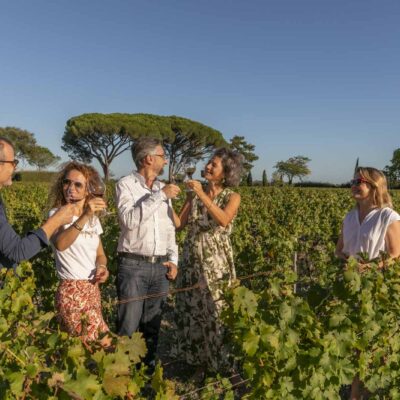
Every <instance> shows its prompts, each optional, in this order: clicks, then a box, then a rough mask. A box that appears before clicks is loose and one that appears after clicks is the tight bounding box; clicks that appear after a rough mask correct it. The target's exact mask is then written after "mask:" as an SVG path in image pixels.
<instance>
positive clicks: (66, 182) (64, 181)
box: [62, 179, 85, 190]
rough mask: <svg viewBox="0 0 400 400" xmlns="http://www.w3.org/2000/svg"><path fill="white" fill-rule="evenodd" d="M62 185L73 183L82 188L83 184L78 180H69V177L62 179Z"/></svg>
mask: <svg viewBox="0 0 400 400" xmlns="http://www.w3.org/2000/svg"><path fill="white" fill-rule="evenodd" d="M62 184H63V186H71V185H74V186H75V187H76V188H77V189H78V190H82V189H83V187H84V186H85V185H84V184H83V183H82V182H79V181H71V179H63V181H62Z"/></svg>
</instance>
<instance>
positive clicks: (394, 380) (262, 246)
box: [0, 183, 400, 400]
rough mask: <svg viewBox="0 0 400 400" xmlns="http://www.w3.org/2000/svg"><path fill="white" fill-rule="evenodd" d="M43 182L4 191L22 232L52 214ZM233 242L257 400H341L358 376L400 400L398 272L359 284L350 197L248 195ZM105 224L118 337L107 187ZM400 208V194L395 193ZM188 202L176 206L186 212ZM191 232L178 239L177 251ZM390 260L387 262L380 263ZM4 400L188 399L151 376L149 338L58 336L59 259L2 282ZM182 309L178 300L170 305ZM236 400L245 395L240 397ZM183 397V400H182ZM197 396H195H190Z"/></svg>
mask: <svg viewBox="0 0 400 400" xmlns="http://www.w3.org/2000/svg"><path fill="white" fill-rule="evenodd" d="M47 190H48V187H47V186H46V185H45V184H42V185H39V184H34V185H33V184H32V185H31V184H24V183H16V184H14V185H13V186H12V187H10V188H8V189H7V190H4V191H3V198H4V202H5V204H6V206H7V214H8V217H9V221H10V223H11V224H12V225H13V226H14V227H15V229H16V230H17V232H18V233H24V232H27V231H29V230H31V229H34V228H36V227H38V226H39V225H40V224H41V222H42V221H43V219H44V218H45V216H46V215H47V210H48V208H47V207H48V205H47ZM239 191H240V193H241V196H242V203H241V207H240V210H239V214H238V216H237V218H236V220H235V224H234V231H233V234H232V243H233V247H234V252H235V264H236V272H237V276H238V278H239V279H238V281H237V283H236V286H235V287H234V288H230V289H227V290H226V299H227V301H228V303H229V304H230V307H228V308H227V310H226V312H225V313H224V320H225V323H226V325H227V326H228V327H229V340H230V342H231V344H232V345H233V348H234V353H235V356H236V358H237V360H238V365H239V367H240V370H241V371H242V375H243V378H244V379H246V382H247V383H248V385H247V391H246V394H245V395H244V396H245V397H246V398H249V399H282V398H285V399H287V400H289V399H316V400H317V399H321V400H322V399H340V391H341V388H343V386H344V385H349V384H350V383H351V381H352V379H353V377H354V376H356V375H357V374H358V375H359V376H360V378H361V380H362V381H363V382H364V383H365V385H366V387H367V389H368V390H369V391H370V392H371V393H373V394H372V397H371V398H376V399H398V398H400V389H399V388H400V319H399V316H400V262H397V261H387V264H388V266H387V268H384V269H383V270H378V269H377V265H376V263H375V262H370V263H369V264H370V268H368V269H367V271H366V272H364V273H363V274H360V273H359V272H358V264H357V263H356V262H355V261H354V260H353V261H350V262H349V264H348V265H346V266H345V265H343V263H341V262H340V261H339V260H337V259H336V258H335V257H334V250H335V246H336V241H337V239H338V236H339V233H340V229H341V223H342V221H343V218H344V216H345V214H346V213H347V212H348V211H349V210H350V209H351V208H352V207H353V201H352V199H351V197H350V194H349V191H348V190H344V189H343V190H342V189H300V188H240V189H239ZM109 192H110V196H109V197H110V199H109V210H110V211H111V212H112V213H114V214H112V215H111V216H109V217H106V218H105V219H104V220H103V221H102V223H103V228H104V235H103V244H104V247H105V251H106V254H107V257H108V259H109V266H110V271H111V276H110V279H109V281H108V282H107V283H106V284H105V285H103V287H102V296H103V310H104V315H105V318H106V320H107V322H108V323H109V326H110V327H111V329H113V328H114V320H115V301H116V293H115V287H114V285H115V284H114V277H115V273H116V268H117V265H116V246H117V240H118V224H117V219H116V214H115V207H114V204H113V201H112V195H111V193H112V188H111V187H110V188H109ZM392 195H393V200H394V208H395V209H396V210H399V209H400V195H399V194H398V193H392ZM182 202H183V200H182V199H180V200H177V201H175V204H176V210H179V207H180V205H181V204H182ZM184 235H185V232H180V233H178V235H177V237H178V242H179V243H180V244H181V243H182V242H183V240H184ZM382 257H383V258H384V255H382ZM0 281H1V289H0V398H1V399H71V398H72V399H134V398H135V399H140V398H143V399H145V398H148V395H147V394H146V390H147V391H149V390H150V391H151V392H152V393H153V395H154V398H156V399H168V400H169V399H175V398H176V399H179V398H180V396H181V397H182V396H183V394H184V390H182V388H180V387H178V386H176V384H175V382H174V380H173V379H172V380H168V379H165V378H164V377H163V370H162V368H161V367H160V366H158V367H157V369H156V372H155V374H154V375H153V376H152V377H149V376H147V375H146V370H145V367H144V366H142V365H141V364H140V359H141V357H143V355H144V354H145V351H146V349H145V345H144V341H143V340H142V338H141V337H140V335H139V334H135V335H134V336H133V337H132V338H131V339H128V338H123V339H117V338H116V337H115V338H114V344H115V346H114V348H113V350H112V351H108V352H105V351H104V349H102V348H101V347H96V346H95V345H87V344H84V343H82V342H81V341H80V340H79V339H77V338H69V337H68V336H67V335H66V334H65V333H63V332H60V331H59V329H58V326H57V323H56V320H55V317H54V293H55V290H56V286H57V277H56V274H55V267H54V261H53V257H52V253H51V250H50V249H47V250H45V251H43V252H42V253H40V254H39V255H38V256H37V257H36V258H35V259H33V260H31V263H23V264H22V265H21V266H20V267H18V269H17V271H16V274H15V273H14V271H11V270H10V271H6V270H5V269H3V270H2V271H1V273H0ZM172 302H173V299H172ZM196 396H198V397H192V398H204V399H219V398H226V399H233V398H234V396H235V390H234V388H229V387H227V388H224V389H221V391H220V392H218V391H216V390H210V389H209V388H208V389H207V388H205V389H204V390H203V391H202V392H200V391H199V392H198V393H197V394H196ZM236 396H237V394H236ZM182 398H183V397H182ZM187 398H188V397H187Z"/></svg>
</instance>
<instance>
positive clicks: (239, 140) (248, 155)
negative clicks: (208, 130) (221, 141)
mask: <svg viewBox="0 0 400 400" xmlns="http://www.w3.org/2000/svg"><path fill="white" fill-rule="evenodd" d="M230 147H231V148H232V150H236V151H238V152H239V153H240V154H242V155H243V157H244V163H243V176H247V175H248V173H249V171H250V170H251V169H252V168H253V163H254V161H257V160H258V156H257V155H256V154H255V153H254V149H255V146H254V145H253V144H250V143H248V142H247V141H246V140H245V138H244V136H237V135H235V136H234V137H233V138H231V139H230Z"/></svg>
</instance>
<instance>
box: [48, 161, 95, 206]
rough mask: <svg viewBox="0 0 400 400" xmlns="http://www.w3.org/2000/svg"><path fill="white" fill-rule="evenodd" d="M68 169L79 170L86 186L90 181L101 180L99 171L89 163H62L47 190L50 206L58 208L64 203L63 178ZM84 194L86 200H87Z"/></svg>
mask: <svg viewBox="0 0 400 400" xmlns="http://www.w3.org/2000/svg"><path fill="white" fill-rule="evenodd" d="M70 171H78V172H80V173H81V174H82V175H83V176H84V177H85V179H86V188H87V186H88V185H89V183H91V182H98V181H100V180H101V178H100V175H99V173H98V172H97V171H96V170H95V169H94V168H93V167H92V166H90V165H86V164H81V163H79V162H77V161H70V162H68V163H66V164H64V165H63V166H62V168H61V170H60V172H59V173H58V174H57V176H56V180H55V182H54V184H53V186H52V187H51V189H50V192H49V201H48V203H49V204H50V205H51V208H60V207H61V206H63V205H65V204H66V201H65V198H64V191H63V180H64V179H65V177H66V176H67V174H68V173H69V172H70ZM87 197H88V196H87V195H86V200H87Z"/></svg>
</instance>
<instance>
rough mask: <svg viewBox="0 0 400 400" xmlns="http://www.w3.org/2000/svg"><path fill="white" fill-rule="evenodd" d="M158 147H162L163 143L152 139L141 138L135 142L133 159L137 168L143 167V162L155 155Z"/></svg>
mask: <svg viewBox="0 0 400 400" xmlns="http://www.w3.org/2000/svg"><path fill="white" fill-rule="evenodd" d="M157 146H162V141H161V140H160V139H156V138H152V137H141V138H139V139H137V140H135V141H134V142H133V144H132V147H131V151H132V158H133V161H134V162H135V164H136V167H137V168H140V167H141V166H142V161H143V159H144V158H145V157H146V156H148V155H151V154H154V152H155V150H156V147H157Z"/></svg>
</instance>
